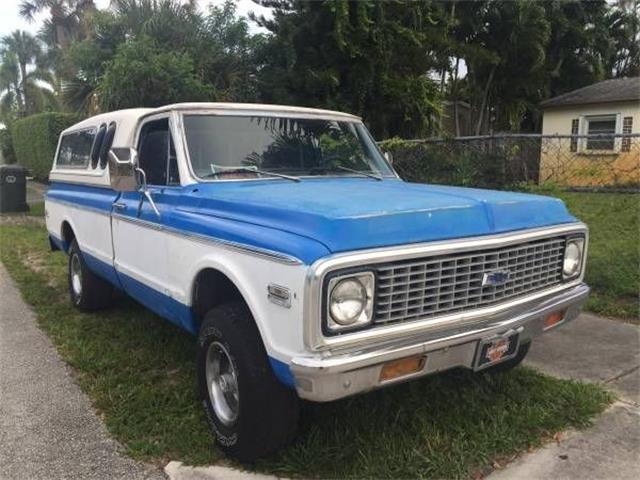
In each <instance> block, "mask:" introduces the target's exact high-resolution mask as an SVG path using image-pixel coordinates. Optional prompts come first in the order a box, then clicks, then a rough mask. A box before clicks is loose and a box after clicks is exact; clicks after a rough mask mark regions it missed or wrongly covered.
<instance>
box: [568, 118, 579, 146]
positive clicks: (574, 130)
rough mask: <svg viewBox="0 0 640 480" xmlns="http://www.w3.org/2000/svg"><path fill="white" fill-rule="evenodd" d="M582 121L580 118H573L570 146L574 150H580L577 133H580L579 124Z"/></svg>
mask: <svg viewBox="0 0 640 480" xmlns="http://www.w3.org/2000/svg"><path fill="white" fill-rule="evenodd" d="M579 123H580V119H578V118H574V119H573V120H571V135H572V136H571V145H570V147H569V149H570V150H571V151H572V152H577V151H578V137H576V135H578V125H579Z"/></svg>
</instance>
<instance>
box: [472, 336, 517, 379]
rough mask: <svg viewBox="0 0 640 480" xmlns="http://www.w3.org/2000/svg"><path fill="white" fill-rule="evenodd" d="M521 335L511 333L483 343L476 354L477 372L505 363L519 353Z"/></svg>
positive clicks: (479, 345)
mask: <svg viewBox="0 0 640 480" xmlns="http://www.w3.org/2000/svg"><path fill="white" fill-rule="evenodd" d="M518 340H519V335H518V334H517V333H511V334H508V335H501V336H499V337H493V338H491V339H489V340H485V341H481V342H480V343H479V344H478V350H477V353H476V367H475V368H476V370H481V369H483V368H487V367H490V366H491V365H494V364H496V363H500V362H504V361H505V360H508V359H510V358H512V357H514V356H515V355H516V354H517V353H518V343H519V341H518Z"/></svg>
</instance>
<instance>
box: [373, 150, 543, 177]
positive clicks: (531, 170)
mask: <svg viewBox="0 0 640 480" xmlns="http://www.w3.org/2000/svg"><path fill="white" fill-rule="evenodd" d="M379 145H380V148H381V149H382V150H384V151H387V152H390V153H391V154H392V155H393V159H394V164H393V166H394V168H395V170H396V171H397V172H398V174H399V175H400V176H401V177H402V178H403V179H404V180H406V181H408V182H420V183H433V184H443V185H460V186H465V187H480V188H510V187H511V188H512V187H513V186H515V185H517V184H520V183H522V182H533V183H537V180H538V178H537V173H538V162H539V157H540V146H539V143H531V142H527V143H524V142H520V141H518V142H513V141H510V140H508V139H507V140H505V139H491V140H484V139H483V140H478V141H467V140H465V141H461V140H460V139H444V140H401V139H396V138H394V139H390V140H385V141H383V142H380V144H379Z"/></svg>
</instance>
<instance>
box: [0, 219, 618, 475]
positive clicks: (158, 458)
mask: <svg viewBox="0 0 640 480" xmlns="http://www.w3.org/2000/svg"><path fill="white" fill-rule="evenodd" d="M0 260H1V261H2V262H3V263H4V264H5V265H6V267H7V269H8V270H9V272H10V273H11V275H12V276H13V278H14V279H15V281H16V282H17V284H18V286H19V287H20V289H21V291H22V292H23V295H24V297H25V299H26V301H27V302H28V303H30V304H31V305H33V307H34V309H35V311H36V313H37V316H38V321H39V323H40V326H41V327H42V328H43V330H44V331H45V332H47V334H48V335H49V337H50V338H51V339H52V341H53V342H54V344H55V345H56V347H57V349H58V351H59V352H60V354H61V356H62V357H63V358H64V360H65V361H66V362H67V363H69V364H70V365H71V366H72V367H74V369H75V372H76V379H77V381H78V383H79V384H80V386H81V387H82V389H83V390H84V391H85V392H86V393H87V394H88V396H89V397H90V398H91V400H92V402H93V405H94V406H95V408H96V409H97V410H98V411H99V412H100V413H101V415H102V416H103V418H104V421H105V423H106V425H107V428H108V430H109V431H110V432H111V434H112V435H113V436H114V437H115V438H116V439H117V440H119V441H120V442H121V443H122V444H123V445H124V446H125V447H126V449H127V451H128V453H129V454H130V455H131V456H133V457H135V458H140V459H145V460H147V461H152V462H156V463H159V464H161V463H163V462H166V461H168V460H180V461H183V462H185V463H187V464H202V463H212V462H217V461H221V460H222V457H221V455H220V454H219V453H218V452H217V451H216V450H215V448H214V447H213V446H212V439H211V436H210V435H209V433H208V431H207V428H206V423H205V421H204V418H203V415H202V413H201V411H200V407H199V406H198V404H197V400H196V397H195V385H194V378H195V375H194V364H193V358H194V341H193V338H192V337H190V336H189V335H187V334H185V333H183V332H182V331H180V330H179V329H177V328H175V327H173V326H172V325H170V324H169V323H168V322H166V321H163V320H161V319H160V318H158V317H156V316H155V315H153V314H151V313H149V312H148V311H146V310H144V309H143V308H142V307H140V306H138V305H136V304H135V303H133V302H131V301H128V300H126V299H122V300H120V301H119V302H118V304H117V306H115V307H114V308H113V309H111V310H108V311H105V312H101V313H96V314H83V313H80V312H78V311H76V310H75V309H73V308H72V307H71V305H70V303H69V301H68V297H67V291H66V277H65V265H66V258H65V256H64V255H63V254H60V253H56V254H51V253H49V252H48V251H47V242H46V237H45V232H44V230H43V228H42V227H41V226H19V225H4V226H0ZM25 381H28V379H25ZM611 401H612V396H611V395H610V394H609V393H607V392H606V391H605V390H604V389H603V388H601V387H600V386H597V385H589V384H581V383H577V382H572V381H565V380H558V379H555V378H551V377H547V376H544V375H541V374H539V373H537V372H536V371H534V370H531V369H528V368H518V369H516V370H515V371H513V372H511V373H509V374H506V375H502V376H499V377H495V378H490V377H488V376H484V375H480V376H474V375H472V374H469V373H465V372H457V373H451V374H447V375H441V376H435V377H431V378H427V379H424V380H420V381H415V382H412V383H409V384H405V385H401V386H398V387H394V388H390V389H387V390H382V391H378V392H374V393H371V394H367V395H362V396H359V397H354V398H351V399H346V400H342V401H338V402H333V403H331V404H316V405H314V404H305V405H304V408H303V419H302V424H301V428H300V432H299V435H298V436H297V438H296V440H295V442H294V444H293V445H292V446H291V447H289V448H288V449H286V450H285V451H283V452H282V453H281V454H279V455H278V456H276V457H275V458H271V459H268V460H266V461H262V462H260V463H259V464H258V465H255V466H252V468H257V469H258V470H262V471H267V472H272V473H276V474H279V475H286V476H299V477H307V478H309V477H331V478H343V477H351V478H363V477H376V478H399V477H402V478H453V477H462V478H464V477H473V476H476V475H477V474H478V473H483V472H486V471H487V469H490V466H491V465H492V464H495V463H496V462H498V463H502V462H504V461H506V460H507V459H509V458H511V457H512V456H513V455H515V454H517V453H518V452H521V451H523V450H526V449H528V448H531V447H535V446H538V445H540V444H541V443H543V442H544V441H546V440H548V439H549V438H551V437H552V435H553V434H554V433H555V432H558V431H562V430H565V429H567V428H569V427H577V428H581V427H585V426H587V425H588V424H589V421H590V419H591V418H592V417H593V416H594V415H596V414H598V413H599V412H601V411H602V410H603V409H604V408H605V407H606V406H607V405H608V404H609V403H610V402H611Z"/></svg>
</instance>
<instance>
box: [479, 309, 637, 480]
mask: <svg viewBox="0 0 640 480" xmlns="http://www.w3.org/2000/svg"><path fill="white" fill-rule="evenodd" d="M526 363H527V364H529V365H530V366H533V367H535V368H536V369H538V370H541V371H542V372H545V373H547V374H549V375H554V376H556V377H562V378H571V379H575V380H581V381H586V382H599V383H602V384H604V385H605V386H607V387H608V388H610V389H612V390H613V391H615V392H616V393H617V395H618V398H619V401H618V402H616V403H615V404H614V405H613V406H612V407H611V408H609V409H608V410H607V411H606V412H605V413H604V414H603V415H601V416H600V417H599V418H597V419H596V420H595V421H594V425H593V427H591V428H589V429H587V430H584V431H580V432H575V431H571V432H567V433H566V434H564V435H563V436H562V437H561V439H560V441H559V442H557V443H552V444H549V445H547V446H546V447H544V448H541V449H539V450H536V451H535V452H532V453H527V454H525V455H523V456H521V457H520V458H518V459H517V460H516V461H515V462H513V463H511V464H510V465H507V466H506V467H505V468H504V469H502V470H498V471H495V472H493V473H492V474H491V475H489V477H488V478H489V479H491V480H507V479H527V480H529V479H531V480H535V479H541V480H542V479H548V478H553V479H554V480H560V479H582V478H589V479H602V480H605V479H606V480H609V479H614V478H615V479H617V480H623V479H636V478H640V334H639V329H638V327H636V326H634V325H630V324H626V323H621V322H616V321H613V320H607V319H605V318H599V317H596V316H593V315H588V314H583V315H581V316H580V317H579V318H577V319H576V320H575V321H574V322H573V323H571V324H569V325H567V326H566V327H563V328H560V329H558V331H556V332H553V333H551V334H549V335H546V336H544V337H542V338H541V339H540V340H539V341H537V342H534V343H533V345H532V347H531V351H530V353H529V357H528V358H527V362H526Z"/></svg>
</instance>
